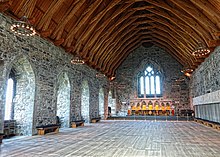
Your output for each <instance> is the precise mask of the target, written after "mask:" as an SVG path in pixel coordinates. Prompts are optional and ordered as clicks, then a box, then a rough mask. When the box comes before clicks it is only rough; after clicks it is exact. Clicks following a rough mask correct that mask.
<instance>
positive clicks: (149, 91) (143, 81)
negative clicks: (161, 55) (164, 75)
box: [138, 66, 162, 98]
mask: <svg viewBox="0 0 220 157" xmlns="http://www.w3.org/2000/svg"><path fill="white" fill-rule="evenodd" d="M138 80H139V81H138V91H139V92H138V97H141V98H143V97H155V96H156V97H160V96H162V92H161V74H160V71H158V70H157V69H154V68H153V67H152V66H147V68H146V69H145V70H144V71H142V72H140V73H139V74H138Z"/></svg>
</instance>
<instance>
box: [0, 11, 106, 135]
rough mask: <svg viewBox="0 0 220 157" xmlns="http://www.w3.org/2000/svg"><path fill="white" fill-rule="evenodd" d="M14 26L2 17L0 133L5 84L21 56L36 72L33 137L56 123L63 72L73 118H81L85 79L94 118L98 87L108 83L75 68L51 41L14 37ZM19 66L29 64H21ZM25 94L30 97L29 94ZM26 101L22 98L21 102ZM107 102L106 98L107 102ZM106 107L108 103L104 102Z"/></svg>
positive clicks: (80, 67)
mask: <svg viewBox="0 0 220 157" xmlns="http://www.w3.org/2000/svg"><path fill="white" fill-rule="evenodd" d="M11 23H12V22H11V19H10V18H8V17H5V16H4V15H2V14H0V84H1V86H0V108H1V110H0V117H1V119H0V132H2V131H3V128H2V127H3V119H4V118H3V116H4V105H5V104H4V103H5V89H6V81H7V79H8V74H9V73H10V70H11V67H12V65H13V64H14V63H15V62H16V61H17V59H16V58H17V57H18V56H21V58H24V59H25V60H26V62H28V63H29V64H30V67H31V68H32V69H33V73H34V74H33V75H34V85H35V88H32V89H34V92H35V93H34V98H33V100H31V101H32V102H33V103H34V105H33V106H34V107H33V119H32V120H33V132H32V133H31V134H36V129H35V127H36V126H38V125H42V124H52V123H55V122H56V114H57V96H58V91H57V90H58V86H57V84H58V83H57V82H58V76H59V74H60V73H61V72H66V73H67V76H68V78H69V81H70V118H71V117H73V116H74V117H79V116H80V114H81V113H80V112H81V93H82V92H81V82H82V80H83V79H86V80H89V92H90V93H89V94H90V97H89V103H90V104H89V105H90V114H91V117H92V116H95V114H93V113H95V112H96V113H98V112H99V107H98V105H99V104H98V103H97V102H98V100H99V98H98V91H99V86H102V87H107V86H108V80H107V79H106V78H103V79H102V80H100V79H97V78H96V77H95V75H96V71H95V70H94V69H91V68H89V67H88V66H87V65H72V64H71V63H70V60H71V58H72V55H70V54H67V53H66V52H65V51H64V50H63V49H62V48H59V47H56V46H54V45H53V44H52V43H51V42H50V41H47V40H44V39H42V38H41V37H39V36H34V37H19V36H16V35H14V34H13V33H12V32H11V31H10V29H9V28H10V25H11ZM20 64H22V65H24V64H26V63H25V62H21V63H20ZM23 67H26V66H23ZM17 75H18V77H19V76H22V75H20V74H19V73H18V74H17ZM26 83H29V82H28V81H27V82H26ZM28 85H29V84H28ZM22 87H24V86H22ZM22 87H21V88H22ZM25 92H26V95H27V94H28V93H29V92H30V91H25ZM105 93H106V92H105ZM23 98H24V97H23V96H21V99H23ZM17 101H19V100H17ZM107 101H108V99H107V97H106V96H105V102H107ZM105 105H107V104H106V103H105ZM105 108H107V106H105ZM22 123H23V124H25V123H26V122H22ZM25 126H26V128H23V130H24V131H23V132H24V134H30V133H27V130H30V128H28V126H27V125H25ZM25 132H26V133H25Z"/></svg>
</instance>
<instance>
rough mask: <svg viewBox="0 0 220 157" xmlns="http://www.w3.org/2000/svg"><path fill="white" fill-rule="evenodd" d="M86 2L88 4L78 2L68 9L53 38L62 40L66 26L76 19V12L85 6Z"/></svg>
mask: <svg viewBox="0 0 220 157" xmlns="http://www.w3.org/2000/svg"><path fill="white" fill-rule="evenodd" d="M85 2H86V0H77V1H76V2H75V3H74V4H72V5H71V6H70V7H69V8H68V10H67V12H66V13H65V15H64V16H63V17H62V19H61V20H60V21H59V23H58V24H57V27H56V29H55V31H54V32H53V34H52V38H56V40H59V39H60V38H61V36H62V34H63V31H64V28H65V26H66V25H67V23H68V22H69V21H70V20H71V19H72V18H73V17H74V15H75V14H76V12H77V11H78V10H79V9H80V8H81V7H82V6H83V5H84V3H85Z"/></svg>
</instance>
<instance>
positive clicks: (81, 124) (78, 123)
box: [71, 120, 85, 128]
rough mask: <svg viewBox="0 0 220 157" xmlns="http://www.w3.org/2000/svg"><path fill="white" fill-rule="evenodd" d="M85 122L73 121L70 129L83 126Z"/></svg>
mask: <svg viewBox="0 0 220 157" xmlns="http://www.w3.org/2000/svg"><path fill="white" fill-rule="evenodd" d="M84 122H85V120H74V121H72V122H71V127H72V128H76V127H77V126H84Z"/></svg>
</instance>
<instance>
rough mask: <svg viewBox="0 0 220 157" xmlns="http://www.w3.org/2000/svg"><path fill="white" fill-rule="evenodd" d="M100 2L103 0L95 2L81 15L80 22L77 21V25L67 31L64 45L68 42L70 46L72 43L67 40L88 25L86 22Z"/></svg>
mask: <svg viewBox="0 0 220 157" xmlns="http://www.w3.org/2000/svg"><path fill="white" fill-rule="evenodd" d="M102 2H103V0H99V1H95V2H94V3H92V4H91V5H90V6H89V7H88V9H87V10H85V12H84V14H83V15H81V17H80V18H79V19H80V20H78V21H77V25H75V27H72V28H71V30H70V31H69V33H68V35H67V37H66V40H65V42H64V44H67V42H69V43H70V44H71V43H72V40H69V39H70V38H71V36H74V35H75V34H76V33H77V32H78V31H79V29H80V28H81V27H82V25H84V24H88V23H89V22H88V21H89V19H90V18H91V16H92V14H93V13H94V12H95V10H96V9H97V8H98V7H99V5H100V4H101V3H102ZM75 48H76V47H75Z"/></svg>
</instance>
